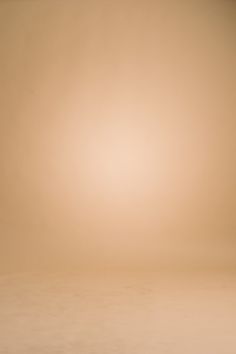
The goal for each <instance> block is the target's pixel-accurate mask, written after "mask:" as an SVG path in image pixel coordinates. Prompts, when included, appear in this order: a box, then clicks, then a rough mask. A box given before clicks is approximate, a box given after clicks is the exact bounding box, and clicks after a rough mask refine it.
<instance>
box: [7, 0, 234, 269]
mask: <svg viewBox="0 0 236 354" xmlns="http://www.w3.org/2000/svg"><path fill="white" fill-rule="evenodd" d="M235 23H236V22H235V5H234V4H233V2H230V1H211V2H210V1H164V0H163V1H154V0H153V1H151V0H148V1H144V0H139V1H132V0H128V1H127V0H126V1H106V0H97V1H96V0H86V1H85V0H83V1H58V0H56V1H53V0H50V1H39V0H35V1H27V0H26V1H24V0H19V1H0V172H1V174H0V269H1V270H2V271H9V270H14V269H25V270H26V269H33V268H35V267H36V268H42V267H56V268H63V269H65V268H67V267H68V268H71V269H75V267H76V269H80V267H82V266H85V267H99V266H101V267H103V266H106V267H116V266H118V267H122V268H133V267H135V268H136V267H138V268H141V269H146V268H149V269H150V268H151V269H154V268H158V267H162V266H165V267H166V266H174V267H182V266H184V267H205V266H207V267H209V266H210V267H228V266H233V267H235V266H236V222H235V200H236V198H235V194H236V189H235V177H236V176H235V171H236V170H235V147H236V146H235V141H236V140H235V128H236V121H235V63H234V59H235V43H236V42H235ZM117 155H118V157H117ZM134 157H135V158H134ZM129 158H131V161H130V160H129ZM133 158H134V159H133ZM119 159H120V160H119ZM135 161H136V162H135ZM106 168H110V169H111V170H109V171H110V172H111V174H112V177H111V176H110V175H109V174H107V172H106ZM104 171H105V172H104ZM121 171H122V176H120V174H121ZM110 172H109V173H110ZM109 176H110V177H109ZM111 178H113V179H111ZM122 178H123V179H122Z"/></svg>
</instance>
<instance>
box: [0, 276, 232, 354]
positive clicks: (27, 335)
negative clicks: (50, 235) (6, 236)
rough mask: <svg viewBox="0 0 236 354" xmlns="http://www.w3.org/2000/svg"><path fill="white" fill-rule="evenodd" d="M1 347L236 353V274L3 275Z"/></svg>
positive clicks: (87, 352) (30, 351)
mask: <svg viewBox="0 0 236 354" xmlns="http://www.w3.org/2000/svg"><path fill="white" fill-rule="evenodd" d="M0 353H1V354H8V353H9V354H13V353H14V354H39V353H42V354H46V353H48V354H54V353H66V354H70V353H71V354H74V353H76V354H80V353H81V354H157V353H159V354H185V353H186V354H235V353H236V275H229V274H225V275H222V274H215V275H213V274H209V275H206V274H204V275H196V274H195V275H180V274H179V275H175V276H174V275H172V276H167V275H158V274H156V275H152V276H151V275H149V276H147V275H142V276H141V275H139V276H134V275H130V276H128V275H125V276H121V275H120V276H118V275H117V274H116V275H113V276H112V275H109V276H108V275H103V276H102V275H100V276H95V275H93V276H92V275H87V276H85V275H83V276H81V275H70V276H69V275H58V274H54V275H53V274H52V275H47V276H43V275H38V274H31V275H30V274H28V275H27V274H19V275H16V274H15V275H9V276H6V275H5V276H1V277H0Z"/></svg>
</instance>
